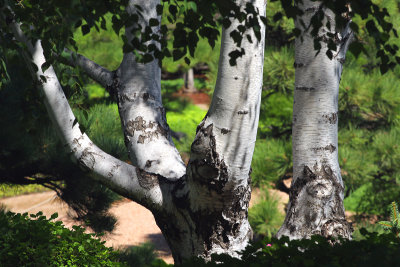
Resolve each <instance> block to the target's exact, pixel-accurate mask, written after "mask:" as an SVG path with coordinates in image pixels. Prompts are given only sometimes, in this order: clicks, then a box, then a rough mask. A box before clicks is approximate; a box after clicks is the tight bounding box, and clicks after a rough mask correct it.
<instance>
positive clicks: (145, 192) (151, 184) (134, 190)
mask: <svg viewBox="0 0 400 267" xmlns="http://www.w3.org/2000/svg"><path fill="white" fill-rule="evenodd" d="M10 27H11V28H12V31H13V33H14V35H15V37H16V39H17V40H18V41H20V42H22V43H24V44H25V45H26V46H27V48H28V51H29V52H30V54H31V55H32V58H30V57H29V56H28V55H27V54H26V53H25V55H24V57H25V59H26V60H27V64H28V65H29V64H30V62H33V63H34V64H36V66H37V67H38V71H36V72H35V71H33V76H34V77H35V78H36V79H37V80H38V81H40V82H41V86H40V87H41V89H42V93H43V98H44V102H45V105H46V108H47V111H48V113H49V115H50V118H51V120H52V123H53V126H54V127H55V129H56V131H57V132H58V134H59V136H60V138H61V140H62V142H63V144H64V146H65V147H67V148H68V151H69V153H70V154H71V156H72V158H73V160H75V161H76V162H77V163H78V164H79V166H81V167H82V168H84V169H86V170H88V171H90V172H93V173H94V174H95V178H96V179H98V180H99V181H100V182H102V183H103V184H105V185H107V186H108V187H109V188H110V189H112V190H114V191H115V192H117V193H119V194H121V195H123V196H125V197H129V198H130V199H132V200H134V201H136V202H138V203H140V204H142V205H144V206H145V207H148V208H152V209H153V210H157V209H159V208H160V207H161V206H163V205H165V203H164V202H163V192H162V191H163V190H168V189H167V187H165V186H164V189H163V186H160V183H159V180H158V177H149V176H148V175H147V174H146V173H144V172H143V171H141V170H140V169H138V168H136V167H134V166H132V165H129V164H127V163H125V162H123V161H121V160H119V159H116V158H114V157H112V156H111V155H108V154H107V153H105V152H104V151H102V150H101V149H99V148H98V147H97V146H96V145H95V144H93V142H92V141H91V140H90V139H89V137H88V136H87V135H86V134H85V133H82V132H81V130H80V129H79V123H77V122H76V118H75V116H74V114H73V112H72V110H71V108H70V106H69V103H68V100H67V99H66V97H65V95H64V92H63V90H62V87H61V85H60V83H59V81H58V79H57V76H56V74H55V72H54V69H53V67H52V66H50V67H49V68H48V69H47V70H46V71H44V72H43V71H42V70H41V66H42V64H43V63H45V61H46V59H45V57H44V55H43V48H42V46H41V43H40V40H39V41H37V42H36V43H35V44H34V45H32V43H31V42H30V41H29V40H28V39H27V38H26V37H25V35H24V33H23V32H22V31H21V29H20V27H19V25H18V24H17V23H12V24H11V26H10ZM43 77H44V81H43ZM167 202H168V201H167Z"/></svg>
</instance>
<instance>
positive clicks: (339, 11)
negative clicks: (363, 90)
mask: <svg viewBox="0 0 400 267" xmlns="http://www.w3.org/2000/svg"><path fill="white" fill-rule="evenodd" d="M279 2H280V3H281V6H282V8H283V10H284V12H283V13H285V15H286V17H287V18H292V19H295V18H296V17H297V16H301V15H302V13H303V12H302V10H300V9H299V8H298V6H297V3H298V2H301V0H295V1H286V0H280V1H279ZM324 8H329V9H331V10H332V11H333V12H334V13H335V14H336V16H335V19H336V25H330V23H331V22H330V20H326V21H325V22H324V21H322V19H323V18H324ZM278 10H279V9H278ZM283 17H284V16H282V13H281V12H280V11H279V12H278V13H277V14H275V16H274V19H275V20H276V21H278V22H279V21H280V20H282V18H283ZM350 18H351V19H352V22H351V25H350V28H351V30H352V31H353V33H354V35H355V38H354V41H353V42H352V44H351V45H350V46H349V50H350V52H351V53H353V55H355V56H356V57H358V56H359V55H360V53H363V54H364V55H366V56H372V57H375V58H378V59H379V62H378V64H377V66H379V69H380V72H381V73H382V74H384V73H386V72H387V71H388V70H389V69H393V68H394V67H395V66H396V65H398V64H399V63H400V56H399V46H398V45H397V44H396V42H397V43H398V41H399V39H398V33H397V29H398V26H399V24H398V1H396V0H386V1H371V0H353V1H351V2H349V1H346V0H338V1H330V0H323V1H320V5H319V8H318V9H317V10H315V12H314V15H313V17H312V18H311V22H310V24H311V26H312V30H311V34H312V35H313V36H315V42H314V48H315V50H316V51H317V53H319V52H320V49H321V47H322V46H321V42H326V40H327V42H328V48H329V50H328V51H327V53H326V54H327V56H328V57H330V58H332V50H333V51H334V50H335V49H336V44H335V42H334V38H335V35H334V34H329V33H328V34H326V35H324V36H321V35H320V34H319V35H318V32H319V29H320V28H321V27H323V26H325V27H327V28H330V27H331V26H332V27H336V29H339V30H337V31H341V29H343V28H344V27H345V26H346V25H347V23H348V22H349V19H350ZM285 20H286V18H285ZM300 23H302V25H303V27H308V26H309V25H305V24H304V22H302V21H301V22H300ZM300 33H301V30H300V29H297V28H296V29H293V31H292V34H293V35H294V36H299V34H300ZM377 66H375V67H377Z"/></svg>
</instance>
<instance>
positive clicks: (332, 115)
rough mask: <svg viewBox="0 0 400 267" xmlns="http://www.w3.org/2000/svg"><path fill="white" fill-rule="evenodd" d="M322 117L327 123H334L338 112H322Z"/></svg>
mask: <svg viewBox="0 0 400 267" xmlns="http://www.w3.org/2000/svg"><path fill="white" fill-rule="evenodd" d="M322 117H323V118H324V119H325V121H326V122H327V123H330V124H335V123H336V122H337V121H338V113H337V112H333V113H329V114H324V115H322Z"/></svg>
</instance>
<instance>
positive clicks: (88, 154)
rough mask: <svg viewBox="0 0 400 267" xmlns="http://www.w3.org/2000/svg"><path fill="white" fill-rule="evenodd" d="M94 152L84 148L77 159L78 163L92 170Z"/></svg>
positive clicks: (94, 161)
mask: <svg viewBox="0 0 400 267" xmlns="http://www.w3.org/2000/svg"><path fill="white" fill-rule="evenodd" d="M93 154H94V153H93V152H92V151H90V148H88V147H87V148H85V149H84V150H83V152H82V154H81V156H80V157H79V159H78V162H79V164H80V165H81V166H82V167H84V168H86V169H88V170H90V171H92V170H93V169H94V164H95V163H96V159H95V158H94V155H93Z"/></svg>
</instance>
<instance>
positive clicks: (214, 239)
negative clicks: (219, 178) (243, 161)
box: [188, 184, 252, 257]
mask: <svg viewBox="0 0 400 267" xmlns="http://www.w3.org/2000/svg"><path fill="white" fill-rule="evenodd" d="M229 194H231V196H232V197H231V200H230V201H228V202H227V203H225V205H224V208H223V209H222V210H216V211H213V212H210V211H209V210H199V211H196V212H192V211H190V210H189V211H188V212H189V214H190V217H191V220H192V221H194V222H196V228H195V232H196V234H197V235H199V236H201V239H202V240H204V251H205V256H206V257H208V256H210V255H209V254H208V251H210V250H211V249H212V247H213V246H219V247H221V248H222V249H224V250H227V249H229V248H230V247H231V246H232V244H231V243H230V238H233V239H235V238H236V237H237V235H238V234H239V233H240V228H241V225H242V224H243V223H245V222H246V221H247V216H248V212H247V210H248V206H249V201H250V196H251V188H250V185H249V184H248V185H247V186H243V185H242V186H238V187H237V188H235V189H234V190H233V192H232V193H229ZM248 235H249V237H250V236H251V235H252V230H251V229H249V233H248Z"/></svg>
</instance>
